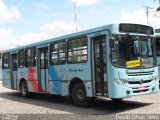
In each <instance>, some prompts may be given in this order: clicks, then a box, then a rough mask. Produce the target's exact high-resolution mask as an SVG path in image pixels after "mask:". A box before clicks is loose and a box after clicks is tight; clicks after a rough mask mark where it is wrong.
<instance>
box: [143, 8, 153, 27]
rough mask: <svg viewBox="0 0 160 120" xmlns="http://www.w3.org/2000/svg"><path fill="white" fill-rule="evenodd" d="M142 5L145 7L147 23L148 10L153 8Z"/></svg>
mask: <svg viewBox="0 0 160 120" xmlns="http://www.w3.org/2000/svg"><path fill="white" fill-rule="evenodd" d="M142 7H145V8H146V16H147V25H148V15H149V10H150V9H153V8H151V7H148V6H142Z"/></svg>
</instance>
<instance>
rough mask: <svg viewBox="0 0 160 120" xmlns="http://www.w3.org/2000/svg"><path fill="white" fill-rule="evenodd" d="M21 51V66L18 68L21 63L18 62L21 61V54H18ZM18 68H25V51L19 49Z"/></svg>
mask: <svg viewBox="0 0 160 120" xmlns="http://www.w3.org/2000/svg"><path fill="white" fill-rule="evenodd" d="M21 51H23V66H20V65H21V64H20V63H21V62H20V59H21V54H20V52H21ZM18 67H19V68H24V67H25V49H20V50H19V52H18Z"/></svg>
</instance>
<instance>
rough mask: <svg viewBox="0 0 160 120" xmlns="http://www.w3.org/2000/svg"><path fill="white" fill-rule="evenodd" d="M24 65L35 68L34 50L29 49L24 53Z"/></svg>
mask: <svg viewBox="0 0 160 120" xmlns="http://www.w3.org/2000/svg"><path fill="white" fill-rule="evenodd" d="M25 63H26V64H25V65H26V67H35V66H36V48H29V49H27V50H26V51H25Z"/></svg>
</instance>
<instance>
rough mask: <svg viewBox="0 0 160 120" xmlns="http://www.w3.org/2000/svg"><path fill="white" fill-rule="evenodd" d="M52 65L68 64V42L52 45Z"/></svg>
mask: <svg viewBox="0 0 160 120" xmlns="http://www.w3.org/2000/svg"><path fill="white" fill-rule="evenodd" d="M50 48H51V50H50V56H51V57H50V64H51V65H54V64H65V63H66V42H65V41H62V42H58V43H54V44H51V47H50Z"/></svg>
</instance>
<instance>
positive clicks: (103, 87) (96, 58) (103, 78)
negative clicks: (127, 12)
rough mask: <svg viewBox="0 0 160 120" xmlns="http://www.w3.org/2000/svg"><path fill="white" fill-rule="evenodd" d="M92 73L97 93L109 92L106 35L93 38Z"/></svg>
mask: <svg viewBox="0 0 160 120" xmlns="http://www.w3.org/2000/svg"><path fill="white" fill-rule="evenodd" d="M91 40H92V68H93V71H92V75H93V81H94V82H93V83H94V84H93V85H94V92H95V95H97V96H98V95H99V96H103V95H106V94H107V92H108V84H107V64H106V61H107V60H106V59H107V58H106V35H101V36H97V37H93V38H92V39H91Z"/></svg>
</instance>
